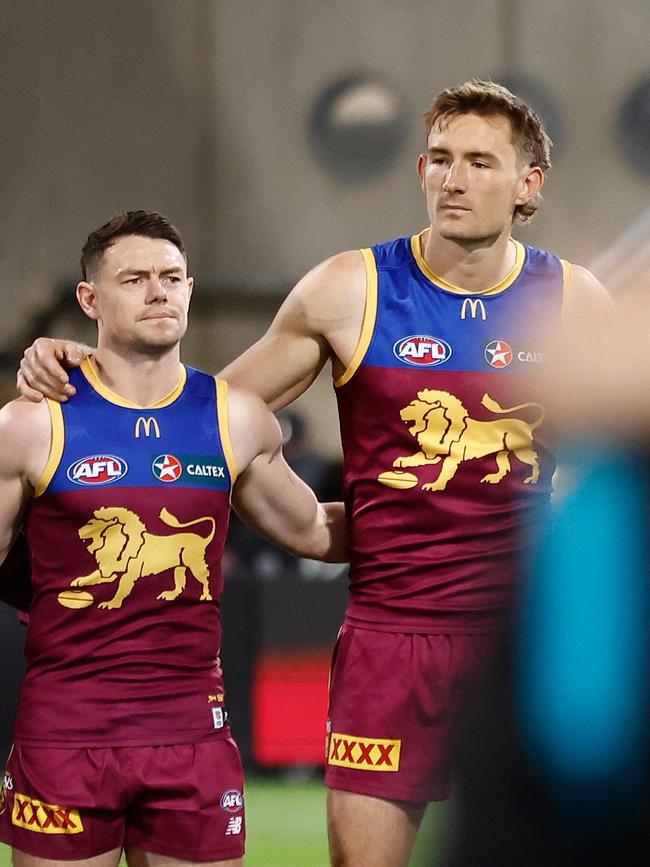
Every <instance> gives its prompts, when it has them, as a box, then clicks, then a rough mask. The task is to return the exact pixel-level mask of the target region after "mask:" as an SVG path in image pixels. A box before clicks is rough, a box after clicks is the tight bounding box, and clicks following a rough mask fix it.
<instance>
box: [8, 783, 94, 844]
mask: <svg viewBox="0 0 650 867" xmlns="http://www.w3.org/2000/svg"><path fill="white" fill-rule="evenodd" d="M11 821H12V824H14V825H17V826H18V827H19V828H25V829H26V830H27V831H35V832H36V833H37V834H81V832H82V831H83V829H84V826H83V822H82V821H81V816H80V815H79V811H78V810H72V809H70V808H69V807H58V806H57V805H56V804H45V803H43V801H37V800H36V799H35V798H30V797H28V795H23V794H22V793H21V792H16V794H15V795H14V808H13V811H12V813H11Z"/></svg>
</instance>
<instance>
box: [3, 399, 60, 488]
mask: <svg viewBox="0 0 650 867" xmlns="http://www.w3.org/2000/svg"><path fill="white" fill-rule="evenodd" d="M50 439H51V421H50V413H49V410H48V406H47V403H46V402H45V401H41V402H39V403H33V402H32V401H30V400H27V399H26V398H24V397H19V398H18V399H17V400H12V401H11V402H10V403H7V404H5V405H4V406H3V407H2V409H0V443H1V444H2V445H1V448H0V452H1V454H2V465H3V467H4V468H5V470H21V471H27V472H30V471H31V469H32V468H34V467H38V466H39V464H41V463H42V461H43V459H46V458H47V453H48V452H49V448H50Z"/></svg>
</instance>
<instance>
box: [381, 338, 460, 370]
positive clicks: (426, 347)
mask: <svg viewBox="0 0 650 867" xmlns="http://www.w3.org/2000/svg"><path fill="white" fill-rule="evenodd" d="M393 354H394V355H395V358H398V359H399V360H400V361H403V362H404V363H405V364H412V365H413V366H414V367H433V366H434V365H436V364H442V363H443V362H444V361H447V359H448V358H449V357H450V356H451V346H450V345H449V344H448V343H446V342H445V341H444V340H440V338H438V337H430V336H429V335H427V334H414V335H412V336H411V337H403V338H402V339H401V340H398V341H397V343H396V344H395V345H394V346H393Z"/></svg>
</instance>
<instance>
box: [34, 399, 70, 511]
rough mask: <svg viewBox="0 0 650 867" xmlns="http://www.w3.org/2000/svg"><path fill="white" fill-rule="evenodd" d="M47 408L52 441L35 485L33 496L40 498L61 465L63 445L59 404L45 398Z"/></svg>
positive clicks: (63, 436) (61, 411) (63, 428)
mask: <svg viewBox="0 0 650 867" xmlns="http://www.w3.org/2000/svg"><path fill="white" fill-rule="evenodd" d="M47 408H48V410H49V413H50V422H51V425H52V440H51V442H50V453H49V455H48V457H47V463H46V464H45V467H44V469H43V472H42V473H41V477H40V479H39V480H38V482H37V483H36V488H35V490H34V496H35V497H40V496H41V494H43V493H45V491H46V490H47V486H48V485H49V484H50V482H51V481H52V479H53V478H54V473H55V472H56V470H57V467H58V466H59V464H60V463H61V458H62V457H63V446H64V444H65V427H64V424H63V410H62V409H61V404H60V403H57V402H56V401H55V400H50V399H49V398H47Z"/></svg>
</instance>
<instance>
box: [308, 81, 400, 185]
mask: <svg viewBox="0 0 650 867" xmlns="http://www.w3.org/2000/svg"><path fill="white" fill-rule="evenodd" d="M408 128H409V111H408V104H407V99H406V97H405V96H404V94H403V93H402V92H401V90H400V89H399V88H398V87H397V85H395V84H394V83H393V82H392V81H391V80H390V79H388V78H386V77H384V76H380V75H376V74H366V73H356V74H354V75H349V76H346V77H345V78H341V79H339V80H338V81H335V82H334V83H333V84H330V85H328V86H327V87H326V88H325V89H324V90H323V92H322V93H321V95H320V96H319V97H318V99H317V100H316V103H315V105H314V107H313V109H312V112H311V117H310V119H309V140H310V143H311V147H312V150H313V152H314V154H315V155H316V157H317V158H318V160H319V161H320V162H321V164H322V165H323V166H324V167H325V168H326V169H327V170H328V171H329V172H331V173H332V174H334V175H336V176H337V177H338V178H339V179H340V180H343V181H348V182H349V181H364V180H370V179H372V178H375V177H378V176H379V175H381V174H383V173H384V172H385V171H386V170H387V169H388V168H389V166H390V165H391V164H392V163H393V162H394V160H395V158H396V157H397V155H398V153H399V151H400V148H401V146H402V144H403V143H404V139H405V137H406V134H407V132H408Z"/></svg>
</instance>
